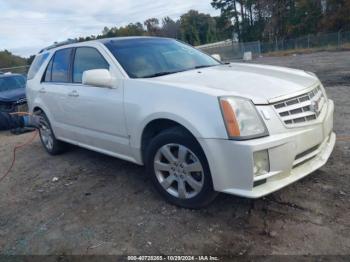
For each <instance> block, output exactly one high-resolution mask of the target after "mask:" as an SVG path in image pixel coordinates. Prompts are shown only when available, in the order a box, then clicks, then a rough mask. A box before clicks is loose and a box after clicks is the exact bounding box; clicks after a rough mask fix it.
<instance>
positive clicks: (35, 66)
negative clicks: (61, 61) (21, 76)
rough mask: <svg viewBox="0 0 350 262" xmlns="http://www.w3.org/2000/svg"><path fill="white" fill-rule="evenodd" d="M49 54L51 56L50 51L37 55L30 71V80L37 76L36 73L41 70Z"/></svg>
mask: <svg viewBox="0 0 350 262" xmlns="http://www.w3.org/2000/svg"><path fill="white" fill-rule="evenodd" d="M48 56H49V53H45V54H42V55H37V56H36V57H35V58H34V61H33V63H32V64H31V66H30V68H29V71H28V80H30V79H33V78H34V77H35V75H36V73H37V72H38V71H39V69H40V67H41V66H42V64H43V63H44V62H45V60H46V59H47V57H48Z"/></svg>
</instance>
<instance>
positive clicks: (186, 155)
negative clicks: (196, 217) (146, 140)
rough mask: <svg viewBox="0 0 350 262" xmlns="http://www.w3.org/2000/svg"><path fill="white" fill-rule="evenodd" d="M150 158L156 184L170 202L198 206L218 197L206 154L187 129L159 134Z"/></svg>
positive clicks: (153, 179) (150, 152)
mask: <svg viewBox="0 0 350 262" xmlns="http://www.w3.org/2000/svg"><path fill="white" fill-rule="evenodd" d="M146 159H147V161H146V165H147V169H148V172H149V174H150V176H151V180H152V182H153V184H154V185H155V187H156V189H157V190H158V191H159V192H160V194H161V195H163V196H164V198H165V199H166V200H168V201H169V202H170V203H172V204H175V205H178V206H181V207H185V208H195V209H196V208H201V207H203V206H206V205H208V204H209V203H210V202H212V201H213V200H214V198H215V197H216V195H217V193H216V192H215V191H214V190H213V185H212V179H211V174H210V170H209V166H208V162H207V160H206V157H205V154H204V152H203V150H202V148H201V147H200V145H199V144H198V142H197V141H196V140H195V139H194V138H193V137H192V136H191V135H190V134H189V133H188V132H186V131H185V130H182V129H181V128H172V129H169V130H166V131H164V132H163V133H161V134H159V135H157V136H156V137H155V138H154V139H153V140H152V141H151V143H150V145H149V147H148V150H147V154H146Z"/></svg>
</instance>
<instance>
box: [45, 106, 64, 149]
mask: <svg viewBox="0 0 350 262" xmlns="http://www.w3.org/2000/svg"><path fill="white" fill-rule="evenodd" d="M39 115H40V116H41V117H42V122H41V126H40V128H39V134H40V140H41V143H42V145H43V146H44V148H45V150H46V151H47V152H48V153H49V154H50V155H58V154H61V153H63V152H64V151H65V150H66V148H67V144H66V143H64V142H61V141H59V140H57V139H56V137H55V134H54V133H53V130H52V127H51V124H50V121H49V119H48V118H47V116H46V115H45V113H44V112H40V113H39Z"/></svg>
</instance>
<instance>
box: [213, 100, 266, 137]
mask: <svg viewBox="0 0 350 262" xmlns="http://www.w3.org/2000/svg"><path fill="white" fill-rule="evenodd" d="M219 100H220V106H221V111H222V115H223V117H224V122H225V125H226V130H227V134H228V136H229V138H231V139H237V140H244V139H251V138H257V137H263V136H267V135H268V131H267V128H266V126H265V123H264V122H263V121H262V119H261V117H260V115H259V114H258V112H257V110H256V108H255V106H254V105H253V103H252V102H251V101H250V100H248V99H245V98H240V97H221V98H219Z"/></svg>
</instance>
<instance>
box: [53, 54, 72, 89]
mask: <svg viewBox="0 0 350 262" xmlns="http://www.w3.org/2000/svg"><path fill="white" fill-rule="evenodd" d="M71 53H72V49H71V48H67V49H62V50H58V51H57V52H56V53H55V57H54V59H53V64H52V73H51V74H52V75H51V81H52V82H64V83H65V82H68V81H69V63H70V58H71Z"/></svg>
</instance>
